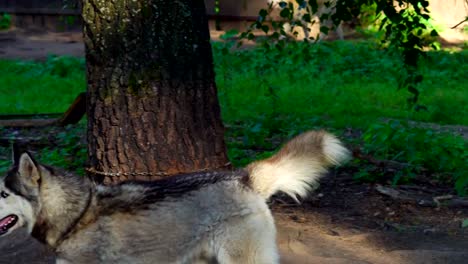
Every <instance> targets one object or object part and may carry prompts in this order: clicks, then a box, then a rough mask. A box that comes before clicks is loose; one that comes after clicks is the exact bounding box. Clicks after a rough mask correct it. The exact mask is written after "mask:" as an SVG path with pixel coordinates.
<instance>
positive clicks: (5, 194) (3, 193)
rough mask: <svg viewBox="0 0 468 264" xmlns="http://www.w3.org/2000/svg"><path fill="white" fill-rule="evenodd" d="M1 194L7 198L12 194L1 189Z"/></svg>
mask: <svg viewBox="0 0 468 264" xmlns="http://www.w3.org/2000/svg"><path fill="white" fill-rule="evenodd" d="M0 196H2V198H7V197H8V196H10V195H9V194H8V193H6V192H5V191H1V192H0Z"/></svg>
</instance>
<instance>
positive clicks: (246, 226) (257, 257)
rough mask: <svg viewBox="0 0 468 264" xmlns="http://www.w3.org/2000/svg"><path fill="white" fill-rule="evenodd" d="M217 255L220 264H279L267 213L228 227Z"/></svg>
mask: <svg viewBox="0 0 468 264" xmlns="http://www.w3.org/2000/svg"><path fill="white" fill-rule="evenodd" d="M220 242H221V248H220V250H219V251H218V254H217V260H218V262H219V263H220V264H239V263H242V264H276V263H279V255H278V249H277V246H276V229H275V225H274V221H273V217H272V216H271V213H270V212H265V213H261V214H255V215H250V216H247V217H246V218H244V219H242V220H241V221H239V222H237V223H230V225H229V226H228V229H227V232H226V234H225V236H224V237H223V241H220Z"/></svg>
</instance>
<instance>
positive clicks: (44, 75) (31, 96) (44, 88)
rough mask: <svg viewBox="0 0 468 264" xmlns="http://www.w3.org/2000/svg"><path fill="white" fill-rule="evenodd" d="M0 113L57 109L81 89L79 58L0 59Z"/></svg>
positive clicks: (82, 77)
mask: <svg viewBox="0 0 468 264" xmlns="http://www.w3.org/2000/svg"><path fill="white" fill-rule="evenodd" d="M0 68H1V69H2V72H1V73H0V94H1V96H0V114H35V113H61V112H64V111H65V110H66V109H67V108H68V106H69V105H70V104H71V102H73V100H74V99H75V97H76V96H77V95H78V93H80V92H82V91H84V90H85V84H86V83H85V65H84V60H83V59H78V58H71V57H50V58H48V60H47V61H45V62H32V61H10V60H0Z"/></svg>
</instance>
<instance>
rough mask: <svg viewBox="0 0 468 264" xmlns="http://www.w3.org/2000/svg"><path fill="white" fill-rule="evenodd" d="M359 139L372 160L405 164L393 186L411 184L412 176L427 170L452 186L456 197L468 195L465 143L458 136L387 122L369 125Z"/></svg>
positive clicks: (396, 175) (467, 151)
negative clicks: (361, 138) (407, 182)
mask: <svg viewBox="0 0 468 264" xmlns="http://www.w3.org/2000/svg"><path fill="white" fill-rule="evenodd" d="M363 140H364V150H365V151H366V152H368V153H371V154H372V155H374V156H375V157H377V158H380V159H385V160H392V161H398V162H402V163H405V164H408V168H407V169H406V171H403V172H397V173H396V174H395V177H396V178H394V183H399V181H411V178H412V176H413V175H414V174H413V173H421V171H422V170H427V171H426V173H429V174H430V175H432V176H433V177H434V178H435V179H436V180H438V181H449V182H451V183H454V185H455V189H456V190H457V192H458V193H459V194H461V195H466V194H468V193H467V191H468V163H467V162H466V161H467V160H468V142H467V141H466V140H464V139H463V138H461V137H460V136H454V135H452V134H447V133H439V132H434V131H433V130H432V129H427V128H414V127H411V126H410V125H409V124H407V123H405V122H400V121H390V122H389V123H386V124H375V125H373V126H371V127H370V128H369V129H368V130H367V131H366V132H365V133H364V135H363ZM401 173H403V174H404V175H402V174H401ZM360 176H362V175H360V174H358V177H360ZM372 180H378V179H372Z"/></svg>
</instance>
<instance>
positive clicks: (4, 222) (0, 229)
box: [0, 214, 18, 236]
mask: <svg viewBox="0 0 468 264" xmlns="http://www.w3.org/2000/svg"><path fill="white" fill-rule="evenodd" d="M17 221H18V216H16V215H13V214H12V215H9V216H7V217H5V218H3V219H1V220H0V236H1V235H3V234H5V233H6V232H8V230H9V229H10V228H12V227H13V226H14V225H15V224H16V222H17Z"/></svg>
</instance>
